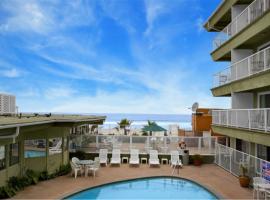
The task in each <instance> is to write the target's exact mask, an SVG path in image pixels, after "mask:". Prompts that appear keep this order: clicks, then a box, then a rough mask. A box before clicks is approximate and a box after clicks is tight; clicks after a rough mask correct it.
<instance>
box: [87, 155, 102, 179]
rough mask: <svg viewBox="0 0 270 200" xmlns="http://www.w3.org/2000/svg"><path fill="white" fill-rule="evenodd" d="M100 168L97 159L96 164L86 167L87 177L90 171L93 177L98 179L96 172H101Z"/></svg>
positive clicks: (96, 159) (97, 159)
mask: <svg viewBox="0 0 270 200" xmlns="http://www.w3.org/2000/svg"><path fill="white" fill-rule="evenodd" d="M99 167H100V160H99V158H98V157H95V160H94V164H92V165H87V166H86V169H85V170H86V172H85V176H88V172H89V171H90V172H92V173H93V177H96V172H97V171H98V170H99Z"/></svg>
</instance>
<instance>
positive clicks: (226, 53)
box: [204, 0, 270, 161]
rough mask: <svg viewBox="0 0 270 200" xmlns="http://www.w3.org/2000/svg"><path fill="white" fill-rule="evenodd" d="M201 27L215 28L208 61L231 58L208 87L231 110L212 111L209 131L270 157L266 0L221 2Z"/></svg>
mask: <svg viewBox="0 0 270 200" xmlns="http://www.w3.org/2000/svg"><path fill="white" fill-rule="evenodd" d="M204 27H205V28H206V30H207V31H210V32H217V35H216V37H215V38H214V41H213V48H214V49H213V51H212V53H211V56H212V59H213V60H214V61H216V62H218V61H227V62H230V64H228V65H229V66H228V67H227V68H225V69H221V70H220V71H219V72H217V73H216V74H215V75H214V85H213V87H212V89H211V90H212V93H213V95H214V96H215V97H231V109H228V110H214V111H213V121H212V129H213V131H214V132H216V133H219V134H222V135H225V136H228V137H229V138H230V139H229V140H228V145H229V146H230V147H232V148H235V149H237V150H240V151H243V152H245V153H248V154H251V155H254V156H256V157H259V158H262V159H264V160H268V161H269V160H270V0H223V1H222V2H221V3H220V5H219V6H218V8H217V9H216V10H215V11H214V12H213V14H212V15H211V16H210V17H209V19H208V20H207V22H206V23H205V25H204Z"/></svg>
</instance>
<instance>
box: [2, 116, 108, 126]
mask: <svg viewBox="0 0 270 200" xmlns="http://www.w3.org/2000/svg"><path fill="white" fill-rule="evenodd" d="M105 119H106V116H96V115H68V114H22V115H21V117H20V116H0V128H10V127H18V126H29V125H38V124H46V123H55V122H62V123H65V122H66V123H68V122H74V123H76V122H103V121H104V120H105Z"/></svg>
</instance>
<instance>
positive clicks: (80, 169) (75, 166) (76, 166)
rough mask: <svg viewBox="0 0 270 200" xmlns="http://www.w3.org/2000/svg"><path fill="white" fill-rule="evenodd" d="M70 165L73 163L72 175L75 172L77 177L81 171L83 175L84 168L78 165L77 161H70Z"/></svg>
mask: <svg viewBox="0 0 270 200" xmlns="http://www.w3.org/2000/svg"><path fill="white" fill-rule="evenodd" d="M70 165H71V168H72V173H71V175H73V174H74V177H75V178H77V175H78V172H79V173H80V175H82V173H83V170H82V167H81V166H79V165H77V164H76V163H74V162H72V161H70Z"/></svg>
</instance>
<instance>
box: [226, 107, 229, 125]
mask: <svg viewBox="0 0 270 200" xmlns="http://www.w3.org/2000/svg"><path fill="white" fill-rule="evenodd" d="M226 115H227V126H229V110H227V112H226Z"/></svg>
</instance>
